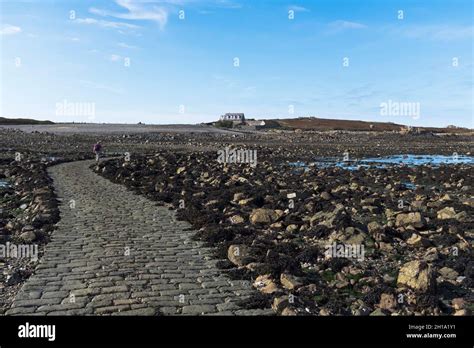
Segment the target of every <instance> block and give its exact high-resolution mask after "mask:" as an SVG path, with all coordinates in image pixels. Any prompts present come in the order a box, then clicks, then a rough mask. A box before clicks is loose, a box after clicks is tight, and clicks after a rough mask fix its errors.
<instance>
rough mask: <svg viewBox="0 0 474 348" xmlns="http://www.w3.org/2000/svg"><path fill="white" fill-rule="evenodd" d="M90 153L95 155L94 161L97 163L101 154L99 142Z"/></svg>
mask: <svg viewBox="0 0 474 348" xmlns="http://www.w3.org/2000/svg"><path fill="white" fill-rule="evenodd" d="M92 151H93V152H94V153H95V161H96V162H99V160H100V155H101V153H102V144H101V143H100V141H98V142H97V143H96V144H94V147H93V148H92Z"/></svg>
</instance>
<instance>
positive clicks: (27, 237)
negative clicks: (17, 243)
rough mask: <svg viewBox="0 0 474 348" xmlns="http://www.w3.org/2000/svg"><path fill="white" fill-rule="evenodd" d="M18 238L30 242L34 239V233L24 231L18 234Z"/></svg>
mask: <svg viewBox="0 0 474 348" xmlns="http://www.w3.org/2000/svg"><path fill="white" fill-rule="evenodd" d="M20 239H21V240H22V241H23V242H25V243H32V242H34V241H35V240H36V233H35V232H33V231H26V232H23V233H22V234H20Z"/></svg>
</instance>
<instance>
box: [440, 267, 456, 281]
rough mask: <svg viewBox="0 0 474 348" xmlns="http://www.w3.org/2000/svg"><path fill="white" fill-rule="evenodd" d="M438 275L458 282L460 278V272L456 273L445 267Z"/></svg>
mask: <svg viewBox="0 0 474 348" xmlns="http://www.w3.org/2000/svg"><path fill="white" fill-rule="evenodd" d="M438 273H439V274H440V275H441V276H442V277H443V278H444V279H448V280H456V278H457V277H458V276H459V274H458V272H456V271H455V270H454V269H452V268H449V267H443V268H441V269H440V270H439V271H438Z"/></svg>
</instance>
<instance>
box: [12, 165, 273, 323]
mask: <svg viewBox="0 0 474 348" xmlns="http://www.w3.org/2000/svg"><path fill="white" fill-rule="evenodd" d="M91 163H92V162H91V161H80V162H73V163H65V164H60V165H57V166H54V167H51V168H50V169H49V172H50V175H51V177H52V178H53V179H54V184H55V189H56V193H57V194H58V197H59V199H60V200H61V205H60V211H61V220H60V221H59V223H58V229H57V230H55V231H54V232H53V235H52V239H51V242H50V243H49V244H48V245H47V246H46V249H45V254H44V256H43V258H42V260H41V263H40V264H39V265H38V267H37V269H36V271H35V273H34V274H33V275H32V276H31V277H30V278H29V279H28V280H27V282H26V283H25V284H24V286H23V287H22V289H21V290H20V292H19V293H18V294H17V296H16V298H15V300H14V301H13V304H12V306H11V308H10V309H9V310H8V311H7V312H6V314H7V315H160V314H164V315H201V314H206V315H211V314H217V315H219V314H221V315H265V314H271V310H269V309H265V310H263V309H260V310H246V309H242V308H239V307H238V306H237V304H236V302H237V301H238V300H239V299H243V298H245V297H246V296H249V295H250V294H251V293H252V292H253V291H254V290H253V289H252V288H251V286H250V283H249V282H245V281H234V280H230V279H229V278H227V277H226V276H225V275H223V274H222V272H221V271H220V270H219V269H218V268H217V267H216V266H215V263H216V260H214V259H212V258H211V250H210V249H208V248H204V247H203V246H202V245H201V243H199V242H196V241H192V240H191V236H192V235H193V234H194V232H193V231H192V230H187V229H189V227H190V225H189V224H188V223H186V222H183V221H177V220H176V219H175V216H174V212H172V211H169V210H168V209H166V208H163V207H157V206H156V204H155V203H154V202H152V201H150V200H149V199H147V198H145V197H142V196H139V195H135V194H133V193H132V192H130V191H128V190H127V189H126V188H125V187H124V186H121V185H118V184H114V183H112V182H110V181H108V180H107V179H104V178H102V177H100V176H99V175H97V174H95V173H94V172H93V171H92V170H91V169H89V166H90V164H91ZM72 200H73V201H72ZM74 205H75V206H74Z"/></svg>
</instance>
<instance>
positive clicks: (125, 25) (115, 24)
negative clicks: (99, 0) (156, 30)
mask: <svg viewBox="0 0 474 348" xmlns="http://www.w3.org/2000/svg"><path fill="white" fill-rule="evenodd" d="M75 22H76V23H79V24H89V25H98V26H100V27H103V28H112V29H138V28H140V27H139V26H138V25H134V24H129V23H124V22H112V21H105V20H102V19H94V18H77V19H76V20H75Z"/></svg>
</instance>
